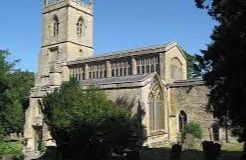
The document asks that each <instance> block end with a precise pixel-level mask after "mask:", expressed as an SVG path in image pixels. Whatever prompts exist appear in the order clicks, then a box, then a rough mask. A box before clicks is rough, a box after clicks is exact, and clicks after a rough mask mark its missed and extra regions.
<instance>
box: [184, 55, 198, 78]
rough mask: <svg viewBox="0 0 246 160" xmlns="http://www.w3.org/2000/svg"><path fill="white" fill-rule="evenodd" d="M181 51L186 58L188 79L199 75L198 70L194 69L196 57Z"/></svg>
mask: <svg viewBox="0 0 246 160" xmlns="http://www.w3.org/2000/svg"><path fill="white" fill-rule="evenodd" d="M183 53H184V54H185V56H186V59H187V77H188V78H189V79H192V78H196V77H199V76H200V72H199V70H197V69H196V64H197V57H196V56H194V55H192V54H190V53H188V52H187V51H185V50H183Z"/></svg>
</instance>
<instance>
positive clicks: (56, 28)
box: [53, 16, 59, 36]
mask: <svg viewBox="0 0 246 160" xmlns="http://www.w3.org/2000/svg"><path fill="white" fill-rule="evenodd" d="M58 34H59V19H58V17H57V16H54V18H53V36H57V35H58Z"/></svg>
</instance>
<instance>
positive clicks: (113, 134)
mask: <svg viewBox="0 0 246 160" xmlns="http://www.w3.org/2000/svg"><path fill="white" fill-rule="evenodd" d="M43 102H44V105H45V110H44V113H45V115H46V122H47V124H48V125H49V126H50V130H51V135H52V136H53V138H54V139H55V141H56V143H57V149H58V150H59V151H60V152H61V153H62V154H63V156H64V157H69V159H81V158H83V159H86V158H87V159H98V160H99V159H109V157H111V154H112V152H114V153H117V154H122V153H123V151H124V150H125V149H126V148H130V149H137V148H139V147H140V146H141V145H142V143H143V141H144V134H143V132H142V130H143V127H142V126H141V125H140V124H139V123H141V122H139V121H138V120H139V119H138V116H131V114H130V112H128V111H127V110H126V109H125V108H123V107H122V106H118V105H117V104H115V103H113V102H112V101H110V100H108V99H107V97H106V95H105V94H104V93H103V92H102V91H99V90H98V89H97V88H94V87H93V88H89V89H87V90H82V89H81V88H80V87H79V84H78V82H77V81H76V80H70V81H69V82H65V83H63V84H62V85H61V87H60V88H59V89H56V90H55V91H54V92H53V93H50V94H48V95H47V96H46V97H45V98H44V99H43ZM140 126H141V127H140ZM137 129H139V130H141V131H139V130H137ZM71 155H73V156H74V157H71Z"/></svg>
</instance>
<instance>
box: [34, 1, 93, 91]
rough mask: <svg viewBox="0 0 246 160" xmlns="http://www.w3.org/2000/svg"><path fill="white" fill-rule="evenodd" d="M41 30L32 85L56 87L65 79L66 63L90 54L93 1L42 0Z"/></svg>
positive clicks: (91, 48) (91, 47)
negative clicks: (33, 83)
mask: <svg viewBox="0 0 246 160" xmlns="http://www.w3.org/2000/svg"><path fill="white" fill-rule="evenodd" d="M42 30H43V32H42V33H43V34H42V47H41V53H40V57H39V68H38V76H39V77H37V83H36V84H37V85H41V86H43V85H47V84H45V83H48V84H49V85H51V86H54V87H56V86H59V85H60V84H61V82H62V81H66V80H68V77H67V75H69V74H68V73H67V69H66V68H65V67H63V66H65V65H66V62H68V61H73V60H76V59H78V58H82V57H90V56H92V54H93V1H92V0H90V2H89V3H88V4H86V3H84V2H82V1H81V0H44V10H43V27H42ZM60 73H61V74H60ZM64 75H66V76H64Z"/></svg>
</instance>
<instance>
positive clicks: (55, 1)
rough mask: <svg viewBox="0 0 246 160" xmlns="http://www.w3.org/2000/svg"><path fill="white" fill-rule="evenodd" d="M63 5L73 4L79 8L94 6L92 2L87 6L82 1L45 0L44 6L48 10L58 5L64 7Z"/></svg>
mask: <svg viewBox="0 0 246 160" xmlns="http://www.w3.org/2000/svg"><path fill="white" fill-rule="evenodd" d="M62 4H73V5H76V6H79V7H85V8H91V7H92V5H93V1H92V0H90V1H89V3H88V4H87V3H85V2H83V1H82V0H44V6H45V7H46V8H47V7H52V6H56V5H62Z"/></svg>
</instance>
